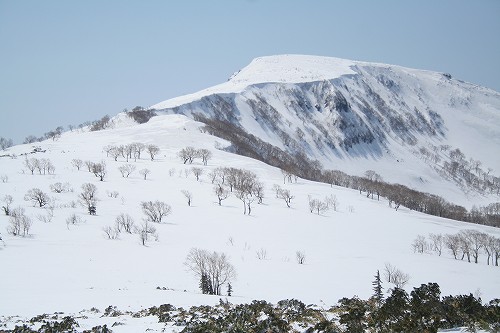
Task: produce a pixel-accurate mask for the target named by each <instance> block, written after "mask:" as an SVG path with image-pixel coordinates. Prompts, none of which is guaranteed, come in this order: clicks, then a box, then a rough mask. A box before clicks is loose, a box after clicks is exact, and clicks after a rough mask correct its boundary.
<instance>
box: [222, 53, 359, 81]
mask: <svg viewBox="0 0 500 333" xmlns="http://www.w3.org/2000/svg"><path fill="white" fill-rule="evenodd" d="M354 65H355V62H353V61H351V60H345V59H340V58H332V57H321V56H308V55H297V54H285V55H274V56H265V57H259V58H255V59H254V60H252V62H251V63H250V64H249V65H248V66H246V67H245V68H243V69H242V70H240V71H239V72H238V73H236V74H235V75H233V76H232V77H231V79H230V80H229V82H232V83H234V84H241V83H245V84H248V85H250V84H257V83H265V82H282V83H299V82H308V81H322V80H331V79H335V78H337V77H339V76H342V75H347V74H355V72H354V71H353V70H352V69H351V67H352V66H354Z"/></svg>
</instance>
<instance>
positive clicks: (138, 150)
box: [134, 142, 146, 161]
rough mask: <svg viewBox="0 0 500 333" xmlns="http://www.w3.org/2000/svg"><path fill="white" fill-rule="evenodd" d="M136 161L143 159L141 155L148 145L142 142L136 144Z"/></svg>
mask: <svg viewBox="0 0 500 333" xmlns="http://www.w3.org/2000/svg"><path fill="white" fill-rule="evenodd" d="M134 148H135V149H134V160H135V161H137V159H141V153H142V151H143V150H144V149H146V145H145V144H143V143H140V142H136V143H134Z"/></svg>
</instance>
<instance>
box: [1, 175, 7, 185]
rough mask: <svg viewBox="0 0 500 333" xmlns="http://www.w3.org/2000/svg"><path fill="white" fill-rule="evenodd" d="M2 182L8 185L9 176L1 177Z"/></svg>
mask: <svg viewBox="0 0 500 333" xmlns="http://www.w3.org/2000/svg"><path fill="white" fill-rule="evenodd" d="M0 181H1V182H2V183H7V182H8V181H9V176H7V175H0Z"/></svg>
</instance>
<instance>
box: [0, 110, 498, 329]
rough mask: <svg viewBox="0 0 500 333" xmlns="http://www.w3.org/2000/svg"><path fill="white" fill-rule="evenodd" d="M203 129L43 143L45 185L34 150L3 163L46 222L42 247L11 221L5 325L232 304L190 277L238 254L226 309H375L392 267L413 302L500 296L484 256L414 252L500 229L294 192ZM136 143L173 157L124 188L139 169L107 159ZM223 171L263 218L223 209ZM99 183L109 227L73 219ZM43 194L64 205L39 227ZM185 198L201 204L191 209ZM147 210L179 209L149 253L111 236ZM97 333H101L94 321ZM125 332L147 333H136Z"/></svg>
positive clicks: (3, 221)
mask: <svg viewBox="0 0 500 333" xmlns="http://www.w3.org/2000/svg"><path fill="white" fill-rule="evenodd" d="M198 127H199V124H198V123H195V122H193V121H191V120H189V119H188V118H186V117H184V116H180V115H166V116H158V117H155V118H152V119H151V121H150V122H149V123H147V124H143V125H133V126H132V125H130V126H127V125H126V124H122V125H121V126H117V128H115V129H110V130H104V131H99V132H90V133H89V132H85V133H77V132H73V133H65V134H63V136H62V137H61V138H60V139H59V140H57V141H44V142H42V143H40V144H39V146H40V147H41V148H42V150H46V152H44V153H36V154H30V155H28V158H31V157H36V158H47V159H50V160H51V161H52V164H53V165H54V166H55V168H56V170H55V174H54V175H38V172H37V171H35V174H34V175H31V173H30V172H29V171H28V170H27V169H26V168H25V167H24V163H23V162H24V159H25V157H24V156H21V154H22V153H26V152H30V151H31V150H32V147H31V146H28V145H22V146H16V147H12V148H10V149H9V150H8V151H7V153H8V154H11V155H13V154H15V155H17V158H10V157H2V158H0V176H7V178H8V180H7V181H6V182H5V183H0V194H1V197H3V196H4V195H11V196H12V197H13V199H14V202H13V204H12V207H17V206H23V207H24V208H25V209H26V213H27V215H28V216H30V217H31V219H32V220H33V222H34V223H33V226H32V228H31V231H30V236H29V237H14V236H12V235H10V234H8V233H7V231H6V227H7V226H8V224H9V218H8V217H7V216H5V215H2V216H0V232H1V236H2V238H3V242H4V243H3V244H2V243H1V241H0V263H1V274H0V288H1V289H0V290H1V292H0V294H1V298H0V316H4V317H3V318H4V319H5V316H10V315H17V316H21V317H26V318H30V317H32V316H34V315H38V314H42V313H53V312H56V311H62V312H64V313H77V312H79V311H81V310H83V309H90V308H92V307H95V308H97V309H100V310H101V311H102V310H103V309H104V308H106V307H107V306H109V305H113V306H117V307H118V308H119V309H121V310H131V311H138V310H140V309H142V308H146V307H150V306H153V305H160V304H164V303H170V304H173V305H175V306H177V307H179V306H182V307H190V306H192V305H199V304H215V303H218V302H219V298H220V297H218V296H207V295H203V294H201V292H200V291H199V289H198V280H197V279H196V278H195V277H194V276H193V274H192V273H191V272H189V271H188V270H187V269H186V266H185V265H184V262H185V260H186V256H187V254H188V252H189V251H190V249H191V248H193V247H196V248H200V249H206V250H209V251H219V252H224V253H226V254H227V255H229V257H230V261H231V263H232V264H233V265H234V266H235V268H236V271H237V279H236V280H235V281H233V282H232V286H233V290H234V291H233V296H231V297H226V296H223V298H227V299H228V300H229V301H230V302H232V303H242V302H250V301H252V300H254V299H264V300H267V301H269V302H277V301H279V300H282V299H290V298H296V299H299V300H301V301H303V302H304V303H306V304H309V303H313V304H316V305H320V306H321V305H325V306H329V305H333V304H335V303H336V302H337V300H339V299H340V298H342V297H351V296H353V295H358V296H359V297H360V298H364V299H366V298H368V297H370V295H371V294H372V285H371V281H372V280H373V276H374V274H375V273H376V271H377V270H381V271H383V269H384V265H385V263H390V264H392V265H393V266H396V267H398V268H399V269H401V270H402V271H403V272H405V273H408V274H409V275H410V277H411V279H410V281H409V283H408V285H407V287H406V289H407V290H408V291H409V290H411V289H412V288H413V287H414V286H419V285H420V284H422V283H428V282H437V283H438V284H439V285H440V287H441V291H442V294H443V295H449V294H468V293H475V294H479V295H481V297H482V298H483V300H490V299H493V298H496V297H499V296H500V279H499V278H498V276H499V273H500V271H499V267H494V266H488V265H486V257H485V256H484V255H483V256H481V257H480V258H479V263H478V264H472V263H467V262H466V261H460V260H454V259H453V257H452V256H451V255H450V254H449V253H448V252H447V251H444V252H443V255H442V256H441V257H440V256H437V255H435V254H416V253H414V252H413V250H412V248H411V244H412V242H413V240H414V239H415V238H416V236H417V235H419V234H420V235H427V234H428V233H442V234H451V233H456V232H458V231H460V230H464V229H476V230H481V231H483V232H485V233H488V234H491V235H493V236H495V237H500V230H499V229H495V228H489V227H484V226H478V225H473V224H467V223H462V222H457V221H452V220H445V219H440V218H437V217H432V216H427V215H423V214H419V213H416V212H414V211H409V210H407V209H405V208H403V207H401V208H400V209H399V210H398V211H396V210H394V209H391V208H389V207H388V203H387V202H386V201H385V200H383V199H381V200H380V201H377V200H372V199H368V198H366V197H365V196H364V195H360V194H359V192H357V191H353V190H349V189H345V188H340V187H330V186H329V185H327V184H320V183H314V182H309V181H305V180H301V179H299V180H298V181H297V182H296V183H295V182H294V183H286V184H283V177H282V175H281V172H280V170H278V169H275V168H272V167H270V166H268V165H265V164H263V163H260V162H257V161H255V160H252V159H248V158H244V157H240V156H236V155H233V154H229V153H226V152H223V151H220V150H217V149H215V147H216V146H218V147H220V146H224V145H225V144H226V143H225V142H223V141H222V140H220V139H217V138H215V137H211V136H209V135H207V134H203V133H201V132H200V131H199V129H198ZM132 142H142V143H144V144H150V143H153V144H156V145H158V146H159V147H160V149H161V152H160V154H159V155H158V156H157V157H156V158H155V160H154V161H151V160H150V159H149V158H148V156H147V154H144V153H143V156H142V157H141V159H140V160H138V161H136V162H134V161H133V160H132V161H130V162H129V163H130V164H133V165H135V166H136V171H135V172H134V173H132V174H131V175H130V177H128V178H124V177H122V175H121V174H120V172H119V171H118V167H119V166H120V165H123V164H125V163H126V162H125V160H124V159H123V158H122V157H120V158H119V159H118V161H114V160H113V159H112V158H111V157H106V153H104V152H103V149H102V148H103V147H104V146H105V145H120V144H128V143H132ZM186 146H194V147H196V148H206V149H210V150H211V151H212V153H213V158H212V159H211V160H209V163H208V165H207V166H203V164H202V163H201V161H200V160H196V161H195V163H193V164H192V165H184V164H183V163H182V161H181V160H180V159H179V158H178V157H177V153H178V152H179V151H180V150H181V149H182V148H184V147H186ZM72 159H82V160H84V161H86V160H90V161H93V162H100V161H101V160H105V161H106V165H107V170H108V174H107V175H106V177H105V179H104V181H103V182H100V181H99V180H98V179H97V178H96V177H95V176H94V175H93V174H92V173H89V172H88V171H87V170H86V167H85V166H83V168H82V169H81V170H79V171H78V170H77V169H76V168H75V167H74V166H72V164H71V161H72ZM193 166H195V167H200V168H202V169H203V170H204V174H203V175H202V176H201V179H200V181H196V179H195V177H194V176H193V174H192V173H189V172H186V171H187V170H190V169H191V168H192V167H193ZM221 166H222V167H236V168H243V169H247V170H251V171H253V172H255V173H256V174H257V175H258V177H259V179H260V180H261V181H262V182H263V183H264V184H265V198H264V202H263V204H256V203H254V205H253V209H252V214H251V215H250V216H248V215H244V214H243V205H242V202H241V201H239V200H238V199H237V198H236V197H234V196H231V197H230V198H228V199H227V200H224V201H223V202H222V206H219V205H218V204H217V199H216V196H215V194H214V193H213V185H212V184H211V182H210V179H209V177H208V175H207V174H208V173H209V172H210V170H213V169H214V168H216V167H221ZM143 168H148V169H150V170H151V173H150V174H149V175H148V177H147V180H144V179H143V177H142V176H141V175H140V174H139V173H138V170H140V169H143ZM56 182H62V183H65V182H68V183H70V184H71V187H72V188H73V190H74V191H73V192H68V193H59V194H56V193H53V192H50V188H49V186H50V184H54V183H56ZM87 182H90V183H93V184H95V185H96V186H97V188H98V198H99V202H98V204H97V215H96V216H90V215H88V214H87V213H86V209H85V208H84V207H82V206H81V205H79V204H77V205H76V207H72V206H73V205H72V202H77V201H78V198H77V197H78V194H79V193H80V192H81V185H82V184H83V183H87ZM274 184H280V186H282V187H284V188H287V189H289V190H290V191H291V193H292V194H293V195H294V197H295V198H294V199H293V200H292V206H291V208H287V207H286V204H285V202H284V201H283V200H281V199H277V198H276V197H275V194H274V192H273V190H272V186H273V185H274ZM35 187H36V188H40V189H41V190H42V191H44V192H46V193H50V196H51V197H53V198H54V200H55V210H54V218H53V220H52V221H51V222H47V223H44V222H41V221H40V220H39V219H37V215H46V214H47V210H46V209H43V208H35V207H33V206H32V205H31V203H29V202H27V201H24V199H23V198H24V195H25V194H26V192H27V191H28V190H29V189H32V188H35ZM182 190H188V191H190V192H191V193H192V194H193V202H192V205H191V206H188V205H187V201H186V199H185V197H184V196H183V194H182V193H181V191H182ZM113 191H117V192H118V193H119V195H118V197H117V198H113V197H111V196H109V195H108V193H112V192H113ZM329 195H334V196H336V198H337V199H338V202H339V205H338V209H337V211H334V210H330V211H328V212H326V213H324V214H322V215H316V214H311V213H310V212H309V207H308V196H312V197H315V198H318V199H323V198H324V197H325V196H329ZM147 200H160V201H164V202H166V203H168V204H169V205H171V207H172V214H171V215H169V216H168V217H167V218H166V220H165V223H163V224H155V227H156V229H157V231H158V233H159V240H158V241H154V240H152V241H149V242H147V244H146V246H142V245H141V242H140V240H139V237H138V236H137V235H136V234H126V233H121V234H120V237H119V239H116V240H109V239H107V237H106V236H105V234H104V232H103V227H106V226H114V224H115V218H116V217H117V216H118V215H119V214H120V213H128V214H130V215H131V216H132V217H133V218H134V220H135V223H136V224H140V223H141V222H142V220H143V218H144V214H143V212H142V210H141V208H140V203H141V201H147ZM73 213H76V214H77V215H78V216H80V217H81V218H82V219H83V220H84V222H82V223H80V224H77V225H69V226H68V225H67V223H66V219H67V218H68V217H69V216H70V215H71V214H73ZM258 251H260V253H263V252H265V253H266V256H265V257H266V258H265V259H259V258H257V252H258ZM297 251H302V252H303V253H305V255H306V262H305V264H303V265H300V264H298V263H297V262H296V259H295V255H296V252H297ZM157 287H160V289H157ZM385 287H386V288H388V287H390V286H389V285H385ZM163 289H165V290H163ZM96 318H97V315H96ZM144 320H145V319H144ZM88 322H89V325H92V320H88ZM131 322H133V320H132V319H131ZM12 323H13V322H12V321H11V322H10V325H12ZM141 323H142V324H141V325H143V324H144V322H142V321H141ZM94 324H95V323H94ZM100 324H102V322H101V323H100ZM146 326H148V325H146ZM153 326H154V325H153ZM90 327H92V326H90ZM162 327H163V326H162ZM114 330H115V328H114ZM116 331H123V332H125V331H130V332H132V331H137V330H136V329H135V330H134V327H133V326H130V325H129V326H127V325H124V326H119V327H117V328H116Z"/></svg>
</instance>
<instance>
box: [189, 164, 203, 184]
mask: <svg viewBox="0 0 500 333" xmlns="http://www.w3.org/2000/svg"><path fill="white" fill-rule="evenodd" d="M191 172H192V173H193V175H194V176H195V177H196V181H200V177H201V175H202V174H203V169H202V168H197V167H192V168H191Z"/></svg>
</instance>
